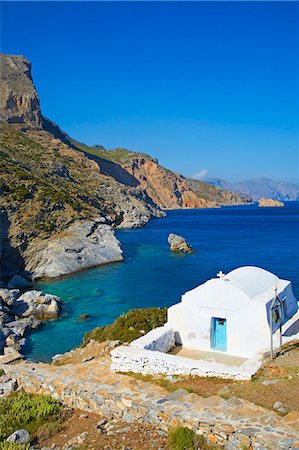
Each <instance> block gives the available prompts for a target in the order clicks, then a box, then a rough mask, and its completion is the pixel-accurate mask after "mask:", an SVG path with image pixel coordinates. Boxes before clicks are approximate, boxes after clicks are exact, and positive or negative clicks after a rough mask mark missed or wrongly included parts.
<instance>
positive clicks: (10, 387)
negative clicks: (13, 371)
mask: <svg viewBox="0 0 299 450" xmlns="http://www.w3.org/2000/svg"><path fill="white" fill-rule="evenodd" d="M17 386H18V385H17V380H16V379H15V378H10V377H8V376H6V375H2V376H0V399H1V398H4V397H8V396H9V395H10V394H12V393H13V392H14V391H15V390H16V389H17Z"/></svg>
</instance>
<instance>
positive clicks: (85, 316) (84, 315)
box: [78, 314, 90, 321]
mask: <svg viewBox="0 0 299 450" xmlns="http://www.w3.org/2000/svg"><path fill="white" fill-rule="evenodd" d="M89 317H90V316H89V314H80V316H79V318H78V320H79V321H82V320H87V319H89Z"/></svg>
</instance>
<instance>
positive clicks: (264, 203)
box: [259, 197, 284, 207]
mask: <svg viewBox="0 0 299 450" xmlns="http://www.w3.org/2000/svg"><path fill="white" fill-rule="evenodd" d="M259 206H261V207H267V206H284V203H283V202H280V201H279V200H274V199H273V198H266V197H262V198H260V200H259Z"/></svg>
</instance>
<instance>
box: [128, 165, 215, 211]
mask: <svg viewBox="0 0 299 450" xmlns="http://www.w3.org/2000/svg"><path fill="white" fill-rule="evenodd" d="M123 167H124V168H125V169H126V170H127V171H128V172H129V173H130V174H131V175H133V177H134V178H135V179H136V180H138V182H139V185H140V187H141V188H143V189H145V190H146V191H147V193H148V194H149V196H150V197H151V198H152V199H153V200H154V202H155V203H156V204H157V205H159V206H160V208H162V209H176V208H206V207H209V206H212V202H209V201H207V200H206V199H204V198H202V197H199V196H198V195H197V194H196V192H194V191H193V190H192V189H191V187H190V185H189V184H188V182H187V180H186V178H184V177H183V176H182V175H179V174H175V173H174V172H171V171H170V170H167V169H165V168H164V167H162V166H160V165H159V164H158V163H157V161H156V160H154V159H152V158H150V157H147V158H143V157H141V158H140V157H135V158H133V159H132V160H131V161H130V162H129V163H128V164H124V166H123Z"/></svg>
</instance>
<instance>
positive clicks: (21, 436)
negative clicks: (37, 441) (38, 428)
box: [6, 428, 30, 444]
mask: <svg viewBox="0 0 299 450" xmlns="http://www.w3.org/2000/svg"><path fill="white" fill-rule="evenodd" d="M6 440H7V441H8V442H15V443H16V444H27V442H29V441H30V434H29V433H28V431H27V430H25V429H24V428H22V429H20V430H17V431H15V432H14V433H12V434H11V435H10V436H9V437H8V438H7V439H6Z"/></svg>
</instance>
